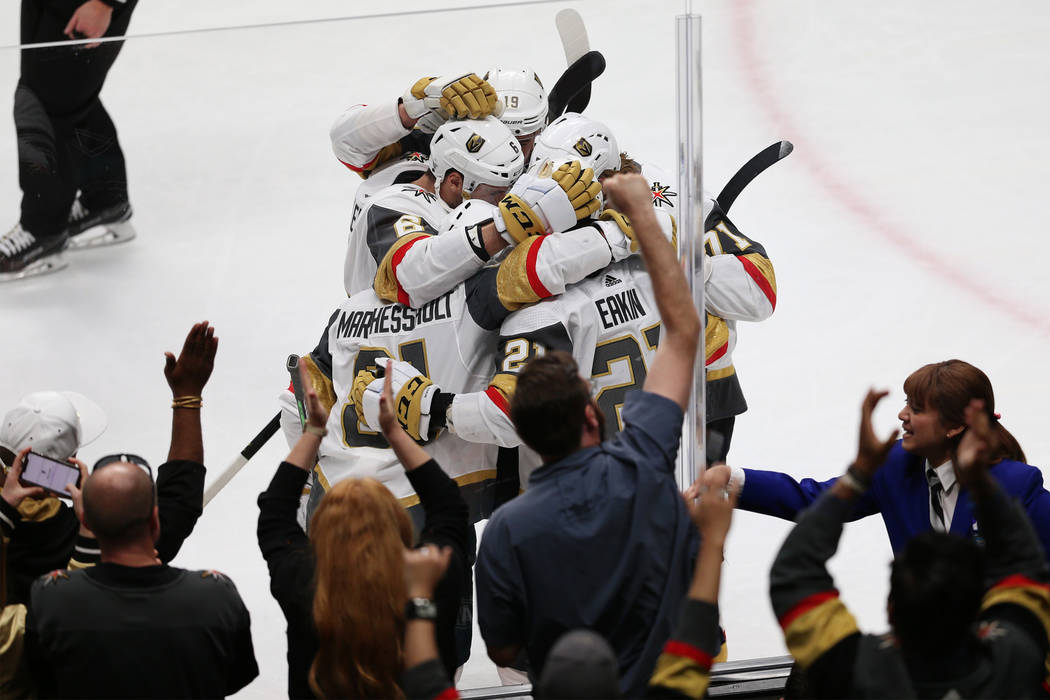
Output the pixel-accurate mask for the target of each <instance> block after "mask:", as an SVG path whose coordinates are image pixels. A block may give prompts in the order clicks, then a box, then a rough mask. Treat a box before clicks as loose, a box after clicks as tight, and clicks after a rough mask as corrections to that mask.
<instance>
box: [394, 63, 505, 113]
mask: <svg viewBox="0 0 1050 700" xmlns="http://www.w3.org/2000/svg"><path fill="white" fill-rule="evenodd" d="M401 100H402V104H404V106H405V112H406V113H407V114H408V116H409V117H411V118H412V119H419V118H420V117H422V116H423V115H425V114H426V113H427V112H431V111H433V112H443V113H444V114H443V115H442V116H445V117H456V118H458V119H466V118H467V117H470V118H471V119H481V118H482V117H487V116H488V115H490V114H492V115H495V116H499V115H500V114H501V113H502V112H503V103H502V102H500V101H499V99H498V98H497V97H496V91H495V90H494V89H493V88H492V86H491V85H489V83H488V82H487V81H485V80H482V79H481V78H479V77H478V76H477V75H475V74H474V73H467V74H466V75H459V76H455V77H448V76H444V77H426V78H420V79H419V80H417V81H416V82H415V83H413V85H412V87H410V88H409V89H408V90H406V91H405V94H404V95H403V96H402V98H401Z"/></svg>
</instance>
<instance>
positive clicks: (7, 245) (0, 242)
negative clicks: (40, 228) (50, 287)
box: [0, 224, 69, 282]
mask: <svg viewBox="0 0 1050 700" xmlns="http://www.w3.org/2000/svg"><path fill="white" fill-rule="evenodd" d="M67 242H68V239H67V238H66V234H64V233H63V234H61V235H59V236H55V237H53V238H41V239H38V238H37V237H36V236H34V235H33V234H31V233H30V232H29V231H26V230H25V229H24V228H22V224H15V226H14V228H12V229H11V230H10V231H8V232H7V233H5V234H4V235H3V236H0V282H10V281H13V280H20V279H24V278H26V277H36V276H37V275H46V274H47V273H49V272H56V271H58V270H61V269H62V268H64V267H65V266H66V265H68V264H69V263H68V262H67V261H66V259H65V257H64V256H63V255H62V251H63V250H65V248H66V245H67Z"/></svg>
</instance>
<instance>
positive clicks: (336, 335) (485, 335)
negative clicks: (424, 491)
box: [311, 269, 507, 517]
mask: <svg viewBox="0 0 1050 700" xmlns="http://www.w3.org/2000/svg"><path fill="white" fill-rule="evenodd" d="M496 274H497V273H496V270H495V269H492V270H486V271H485V272H483V273H481V274H479V275H476V276H475V278H472V279H471V280H470V281H468V282H467V283H465V284H461V285H458V286H457V287H456V288H455V289H453V290H452V291H451V292H448V293H446V294H444V295H442V296H440V297H438V298H437V299H434V300H433V301H431V302H429V303H427V304H425V305H423V306H422V307H420V308H418V309H412V308H409V307H406V306H404V305H402V304H398V303H390V302H384V301H382V300H380V299H379V297H377V296H376V294H375V293H374V292H372V291H371V290H367V291H364V292H361V293H359V294H356V295H354V296H353V297H351V298H349V299H347V300H346V301H345V302H344V303H343V304H341V305H340V307H339V308H338V309H337V310H336V312H335V314H333V316H332V317H331V319H330V321H329V324H328V329H327V335H326V339H323V340H326V341H327V342H322V343H321V344H319V346H318V348H317V349H315V351H314V352H313V353H311V358H312V359H313V361H314V362H315V363H316V365H317V366H318V368H319V369H320V371H321V372H322V373H324V374H326V375H327V376H329V377H330V379H331V382H332V391H333V395H334V399H335V403H334V405H333V407H332V410H331V412H330V414H329V417H328V424H327V428H328V435H327V436H326V437H325V438H324V440H322V442H321V447H320V450H319V453H318V470H319V480H320V483H321V485H322V486H323V487H324V488H325V490H327V489H328V487H329V486H330V485H331V484H334V483H337V482H338V481H341V480H342V479H345V478H348V477H372V478H375V479H378V480H379V481H381V482H383V484H385V485H386V486H387V487H388V488H389V489H390V490H391V492H392V493H393V494H394V495H395V496H396V497H398V498H399V499H401V500H402V502H403V503H404V504H405V505H406V506H411V505H414V504H415V503H416V502H417V499H416V496H415V493H414V492H413V491H412V487H411V485H410V483H409V481H408V479H407V478H406V477H405V473H404V468H403V467H402V466H401V464H400V462H398V459H397V457H396V456H395V455H394V452H393V450H392V449H390V447H389V445H388V444H387V442H386V440H385V439H384V438H383V437H382V435H381V434H379V433H377V432H374V431H371V430H369V429H368V427H367V426H366V425H365V424H364V423H362V422H360V421H359V420H358V417H357V412H356V410H355V407H354V405H353V403H352V402H351V401H350V391H351V389H352V386H353V380H354V377H355V376H356V375H357V373H358V372H360V371H362V370H369V371H373V372H374V371H375V370H376V369H377V367H378V366H380V364H381V363H384V361H385V359H386V358H393V359H399V360H403V361H405V362H409V363H411V364H412V365H414V366H415V367H416V368H417V369H418V370H420V371H421V372H423V373H424V374H426V375H427V376H429V377H431V378H432V379H433V380H434V382H435V383H437V384H438V385H439V386H442V387H450V388H451V387H456V388H457V389H458V390H459V391H464V392H471V391H477V390H479V389H481V388H483V387H484V386H485V384H486V383H487V382H488V379H489V378H490V376H491V373H492V370H491V367H492V352H493V350H494V347H495V339H496V337H497V329H498V328H499V326H500V323H501V322H502V321H503V319H504V318H505V316H506V313H507V312H506V310H505V309H504V310H502V311H501V309H502V307H501V306H500V305H499V304H498V302H494V301H493V298H494V295H495V282H494V277H495V275H496ZM452 390H456V389H452ZM427 452H428V453H429V454H430V455H431V456H432V457H433V458H434V459H436V460H437V461H438V462H439V463H440V464H441V466H442V468H443V469H444V470H445V471H446V472H447V473H448V474H449V476H451V477H452V478H454V479H455V480H456V481H457V482H458V483H459V484H460V485H461V486H471V487H472V488H471V490H472V491H473V492H475V494H477V495H479V498H474V499H471V498H468V502H471V501H473V502H471V506H472V513H474V514H475V517H487V512H485V508H486V504H487V503H490V501H487V500H486V499H485V497H484V496H483V494H482V492H483V491H484V489H485V487H486V486H488V485H490V484H491V482H492V481H493V480H494V479H495V476H496V472H495V468H496V467H495V465H496V455H497V448H496V446H495V445H486V444H480V443H472V442H467V441H465V440H463V439H462V438H460V437H458V436H456V435H453V434H451V433H449V432H448V431H444V432H442V433H441V434H440V435H438V436H437V437H436V438H435V439H434V440H433V441H431V442H430V443H428V444H427ZM475 511H478V512H475Z"/></svg>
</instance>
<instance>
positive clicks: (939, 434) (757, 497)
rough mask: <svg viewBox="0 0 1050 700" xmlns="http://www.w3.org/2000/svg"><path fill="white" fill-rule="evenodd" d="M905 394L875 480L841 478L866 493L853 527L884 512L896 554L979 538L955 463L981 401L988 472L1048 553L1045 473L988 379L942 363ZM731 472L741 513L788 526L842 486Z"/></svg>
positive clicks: (961, 365) (958, 364)
mask: <svg viewBox="0 0 1050 700" xmlns="http://www.w3.org/2000/svg"><path fill="white" fill-rule="evenodd" d="M904 393H905V395H906V397H907V402H906V403H905V405H904V408H903V409H901V412H900V414H899V415H898V417H899V418H900V420H901V430H902V435H901V440H900V441H899V442H898V443H897V444H896V445H895V446H894V447H893V449H892V450H890V453H889V456H888V457H887V458H886V462H885V463H884V464H883V465H882V467H881V468H880V469H879V470H878V471H877V472H876V473H875V477H874V478H873V479H872V480H871V481H870V482H869V481H868V480H867V479H866V478H864V477H863V476H862V475H860V474H859V473H857V472H855V471H854V470H849V471H847V475H846V476H845V477H840V478H844V479H846V480H847V484H848V485H849V486H850V487H851V488H853V489H855V490H856V491H858V492H859V493H860V495H859V497H858V498H857V501H856V507H855V508H854V511H853V515H852V517H851V518H850V520H858V519H860V518H864V517H867V516H869V515H874V514H875V513H881V514H882V519H883V522H885V523H886V530H887V532H888V533H889V536H890V544H891V546H892V547H893V551H894V552H897V551H900V550H901V549H902V548H903V547H904V545H905V543H907V541H908V540H909V539H910V538H912V537H914V536H915V535H917V534H919V533H920V532H925V531H927V530H930V529H938V530H944V531H947V532H953V533H956V534H959V535H963V536H974V537H980V532H979V531H978V528H977V520H976V518H975V517H974V512H973V506H972V504H971V502H970V498H969V496H968V495H967V493H966V489H964V488H962V486H960V485H959V484H958V483H957V482H956V479H955V472H954V468H953V466H952V461H953V459H954V458H955V449H956V447H957V446H958V445H959V441H960V440H961V439H962V435H963V433H964V432H965V431H966V424H965V420H964V418H963V413H964V411H965V409H966V406H967V405H968V404H969V403H970V400H971V399H981V400H982V401H984V406H985V410H987V411H988V413H989V418H991V419H992V421H993V424H994V426H995V429H994V433H995V438H994V439H995V441H996V444H995V446H994V448H993V456H992V462H993V466H992V467H991V469H990V472H991V474H992V476H993V477H994V478H995V479H996V480H997V481H998V482H999V484H1000V485H1001V486H1002V487H1003V489H1004V490H1005V491H1006V492H1007V493H1008V494H1010V495H1011V496H1012V497H1013V498H1015V499H1017V500H1018V501H1020V502H1021V504H1022V505H1023V506H1024V508H1025V510H1026V511H1027V512H1028V517H1029V518H1030V519H1031V521H1032V524H1033V525H1034V526H1035V529H1036V534H1038V536H1039V539H1040V540H1041V541H1042V543H1043V548H1044V550H1046V551H1047V552H1048V554H1050V493H1047V491H1046V489H1045V488H1043V475H1042V473H1041V472H1040V471H1039V469H1037V468H1036V467H1033V466H1030V465H1028V464H1025V456H1024V452H1022V450H1021V446H1020V445H1019V444H1018V443H1017V440H1016V439H1015V438H1014V436H1013V435H1011V434H1010V431H1008V430H1007V429H1006V428H1004V427H1003V426H1002V424H1001V423H1000V422H999V416H998V414H996V413H995V395H994V393H993V392H992V383H991V382H990V381H989V380H988V377H987V376H986V375H985V373H984V372H982V371H981V370H979V369H977V368H976V367H974V366H973V365H971V364H969V363H967V362H963V361H962V360H947V361H945V362H936V363H934V364H929V365H925V366H923V367H920V368H919V369H917V370H916V371H914V372H912V373H911V375H910V376H909V377H908V378H907V379H906V380H905V381H904ZM717 468H720V469H727V467H717ZM733 471H734V478H735V479H736V480H737V481H738V482H739V481H741V480H742V481H743V489H742V491H741V494H740V501H739V504H738V507H739V508H742V509H744V510H749V511H753V512H756V513H764V514H766V515H773V516H776V517H779V518H785V519H788V520H795V518H796V516H797V515H798V514H799V512H800V511H802V510H803V509H805V508H806V507H808V506H809V505H810V504H811V503H813V502H814V501H815V500H816V498H817V497H818V496H819V495H820V494H821V493H822V492H823V491H824V490H825V489H827V488H829V487H830V486H831V485H832V484H834V483H835V481H836V479H829V480H827V481H822V482H821V481H815V480H813V479H802V480H801V481H796V480H795V479H794V478H792V477H790V476H788V475H787V474H781V473H777V472H770V471H763V470H757V469H743V470H741V469H734V470H733Z"/></svg>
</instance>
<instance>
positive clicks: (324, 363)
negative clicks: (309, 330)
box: [310, 309, 339, 379]
mask: <svg viewBox="0 0 1050 700" xmlns="http://www.w3.org/2000/svg"><path fill="white" fill-rule="evenodd" d="M337 318H339V310H338V309H336V310H335V312H334V313H333V314H332V315H331V316H329V318H328V323H327V324H326V325H325V327H324V332H323V333H321V339H320V340H319V341H317V347H315V348H314V349H313V352H311V353H310V356H311V357H313V358H314V363H315V364H316V365H317V369H319V370H321V372H323V373H324V376H326V377H328V378H329V379H331V378H332V353H331V352H329V350H328V331H329V330H330V329H331V327H332V324H333V323H335V320H336V319H337Z"/></svg>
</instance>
